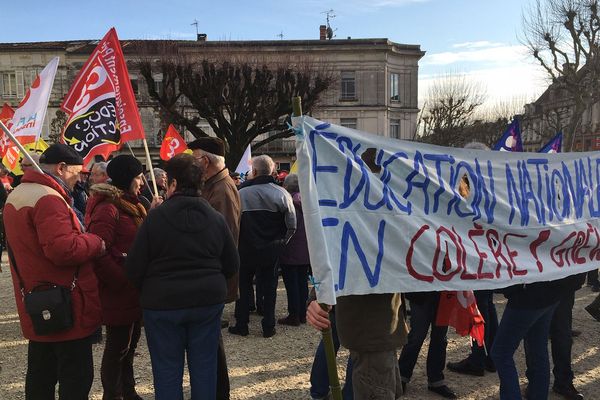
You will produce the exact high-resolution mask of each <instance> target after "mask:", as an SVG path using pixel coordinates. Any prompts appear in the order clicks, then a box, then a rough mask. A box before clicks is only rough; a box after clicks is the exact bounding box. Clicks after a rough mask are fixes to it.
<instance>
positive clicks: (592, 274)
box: [587, 269, 600, 286]
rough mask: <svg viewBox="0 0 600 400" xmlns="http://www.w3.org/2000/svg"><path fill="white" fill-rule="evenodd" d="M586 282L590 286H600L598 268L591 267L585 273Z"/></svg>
mask: <svg viewBox="0 0 600 400" xmlns="http://www.w3.org/2000/svg"><path fill="white" fill-rule="evenodd" d="M587 283H588V285H591V286H600V281H599V280H598V269H593V270H591V271H589V272H588V273H587Z"/></svg>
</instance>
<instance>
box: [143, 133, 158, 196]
mask: <svg viewBox="0 0 600 400" xmlns="http://www.w3.org/2000/svg"><path fill="white" fill-rule="evenodd" d="M143 143H144V151H145V152H146V165H147V166H148V168H150V176H151V177H152V188H153V189H154V195H155V196H158V187H157V186H156V177H155V176H154V168H153V167H152V158H150V150H148V142H147V141H146V138H145V137H144V139H143Z"/></svg>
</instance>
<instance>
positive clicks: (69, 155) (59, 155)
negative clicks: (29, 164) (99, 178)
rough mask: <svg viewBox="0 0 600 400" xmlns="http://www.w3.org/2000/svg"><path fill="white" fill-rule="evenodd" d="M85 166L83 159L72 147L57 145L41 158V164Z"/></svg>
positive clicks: (51, 147) (45, 152)
mask: <svg viewBox="0 0 600 400" xmlns="http://www.w3.org/2000/svg"><path fill="white" fill-rule="evenodd" d="M63 162H64V163H65V164H67V165H83V158H82V157H81V156H80V155H79V153H77V152H76V151H75V150H74V149H73V148H72V147H71V146H68V145H66V144H63V143H55V144H53V145H52V146H50V147H48V148H47V149H46V150H44V152H43V153H42V155H41V156H40V164H60V163H63Z"/></svg>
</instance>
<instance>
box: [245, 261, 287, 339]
mask: <svg viewBox="0 0 600 400" xmlns="http://www.w3.org/2000/svg"><path fill="white" fill-rule="evenodd" d="M254 275H256V287H257V288H258V287H259V286H260V287H261V289H262V294H263V298H264V300H263V313H264V315H263V319H262V329H263V332H270V331H272V330H273V329H275V302H276V300H277V279H278V276H277V264H276V263H275V264H273V265H270V266H268V265H266V266H256V265H248V264H243V265H242V266H241V267H240V299H239V300H238V302H237V303H236V310H235V315H236V324H237V326H238V327H241V328H247V327H248V322H249V321H250V308H249V307H250V304H249V298H250V296H249V293H248V292H249V291H250V288H251V287H252V278H253V276H254ZM257 307H258V304H257Z"/></svg>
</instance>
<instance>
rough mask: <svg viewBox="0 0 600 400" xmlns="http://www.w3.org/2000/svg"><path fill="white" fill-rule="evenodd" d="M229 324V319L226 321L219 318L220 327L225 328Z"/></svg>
mask: <svg viewBox="0 0 600 400" xmlns="http://www.w3.org/2000/svg"><path fill="white" fill-rule="evenodd" d="M228 326H229V321H227V320H226V319H222V320H221V329H225V328H227V327H228Z"/></svg>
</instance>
